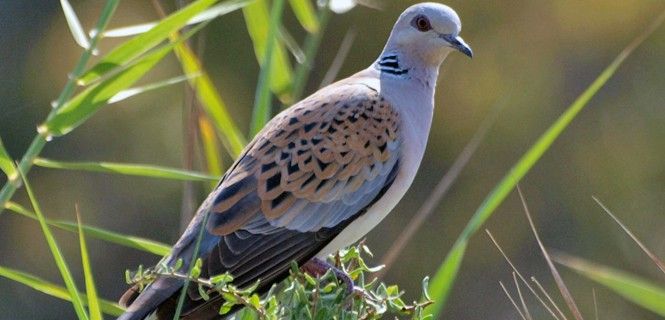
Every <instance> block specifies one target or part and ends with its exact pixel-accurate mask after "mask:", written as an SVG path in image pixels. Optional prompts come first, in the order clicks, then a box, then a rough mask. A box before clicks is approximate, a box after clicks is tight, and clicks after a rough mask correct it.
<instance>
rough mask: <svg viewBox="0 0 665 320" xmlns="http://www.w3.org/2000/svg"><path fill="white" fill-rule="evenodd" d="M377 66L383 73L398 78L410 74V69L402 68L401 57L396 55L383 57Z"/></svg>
mask: <svg viewBox="0 0 665 320" xmlns="http://www.w3.org/2000/svg"><path fill="white" fill-rule="evenodd" d="M377 66H378V69H379V70H381V72H385V73H389V74H394V75H398V76H400V75H404V74H407V73H409V69H404V68H402V67H401V66H400V64H399V57H398V56H397V55H396V54H386V55H383V56H381V58H380V59H379V61H378V62H377Z"/></svg>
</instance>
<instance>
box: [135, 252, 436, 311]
mask: <svg viewBox="0 0 665 320" xmlns="http://www.w3.org/2000/svg"><path fill="white" fill-rule="evenodd" d="M364 255H371V252H370V251H369V249H368V248H367V247H366V246H365V245H364V244H362V243H361V244H359V245H357V246H353V247H351V248H349V249H346V250H341V251H339V252H338V253H337V254H336V255H332V256H330V257H329V259H328V262H329V263H330V264H332V265H334V266H335V267H336V268H338V269H340V270H343V271H344V272H345V273H347V274H348V275H349V276H351V278H352V279H353V281H354V283H355V287H354V288H353V289H351V290H349V288H347V287H346V285H345V284H343V283H341V282H340V281H339V279H337V278H336V276H335V273H334V272H332V271H330V270H329V271H328V272H326V273H325V274H324V275H323V276H321V277H316V278H315V277H313V276H311V275H309V274H308V273H306V272H303V271H301V270H300V269H299V268H298V267H297V266H296V265H295V264H293V265H292V266H291V269H290V275H289V277H288V278H287V279H286V280H285V281H284V282H283V283H281V284H275V285H273V287H272V288H271V289H270V290H269V291H268V293H267V294H265V295H264V296H263V297H261V296H259V295H258V294H257V293H256V292H255V290H256V287H257V286H258V282H257V283H255V284H254V285H253V286H250V287H249V288H237V287H235V286H233V276H231V275H230V274H222V275H217V276H214V277H211V278H209V279H202V278H199V275H200V265H201V260H198V261H197V263H196V264H195V267H194V268H192V270H191V272H190V273H189V276H187V275H186V274H184V273H181V272H180V270H179V269H180V265H181V264H180V263H176V266H175V267H173V268H170V267H168V266H165V265H158V266H156V267H155V268H149V269H143V268H142V267H139V269H138V270H137V271H136V272H135V273H133V274H130V272H127V282H128V284H131V285H138V286H139V288H144V287H145V286H147V285H148V284H149V283H150V282H152V281H154V280H155V279H156V278H158V277H173V278H178V279H183V280H189V281H191V282H192V283H194V284H196V285H197V287H198V292H199V293H200V294H201V296H202V297H203V298H204V299H206V300H209V299H211V298H212V297H215V296H218V295H221V296H222V297H223V298H224V300H225V302H224V304H223V305H222V307H221V309H220V314H228V313H229V312H232V311H233V310H236V308H237V307H244V308H243V309H242V310H240V311H239V312H238V313H237V314H236V319H243V320H244V319H248V320H253V319H256V320H273V319H333V318H335V319H368V320H369V319H384V318H385V317H388V316H390V317H396V318H401V319H413V320H424V319H430V318H431V316H429V315H427V313H426V312H425V311H424V309H425V307H426V306H428V305H430V304H431V303H432V302H433V301H432V300H431V299H430V298H429V296H428V294H427V286H428V280H427V278H425V279H424V280H423V286H422V288H423V289H422V290H423V292H422V297H421V299H420V301H418V302H413V303H411V304H408V303H405V301H404V300H403V299H402V298H401V296H402V294H403V292H402V291H400V290H399V287H397V286H395V285H391V286H389V285H386V284H385V283H383V282H379V281H378V280H377V279H375V278H373V277H372V275H373V274H374V273H375V272H377V271H379V270H380V269H381V267H368V266H367V264H366V263H365V261H364V259H363V256H364Z"/></svg>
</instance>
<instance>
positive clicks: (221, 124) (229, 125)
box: [175, 43, 247, 158]
mask: <svg viewBox="0 0 665 320" xmlns="http://www.w3.org/2000/svg"><path fill="white" fill-rule="evenodd" d="M175 53H176V56H177V57H178V60H179V61H180V65H181V66H182V69H183V71H184V72H185V74H199V75H200V76H198V77H195V78H193V79H191V80H190V81H189V84H190V85H191V86H192V88H193V89H194V91H195V92H196V97H197V98H198V100H199V102H201V106H202V107H203V110H205V112H206V114H207V115H208V117H210V119H211V120H212V122H213V124H214V125H215V128H216V129H217V132H218V133H219V138H220V140H221V141H222V143H223V144H224V147H225V148H226V149H227V150H228V152H229V154H230V155H231V156H232V157H233V158H236V157H238V155H240V153H241V152H242V149H243V148H244V147H245V145H246V144H247V139H246V138H245V137H244V135H243V134H242V133H241V132H240V129H238V125H237V124H236V123H235V121H234V120H233V118H232V117H231V114H230V113H229V111H228V108H227V107H226V104H225V103H224V100H222V97H221V96H220V95H219V93H218V92H217V89H215V85H214V84H213V83H212V80H211V79H210V76H209V75H208V73H207V72H206V71H205V70H204V69H203V67H202V64H201V62H200V61H199V59H198V58H197V57H196V55H195V54H194V52H193V51H192V50H191V49H190V48H189V46H187V44H185V43H181V44H178V45H177V46H176V48H175Z"/></svg>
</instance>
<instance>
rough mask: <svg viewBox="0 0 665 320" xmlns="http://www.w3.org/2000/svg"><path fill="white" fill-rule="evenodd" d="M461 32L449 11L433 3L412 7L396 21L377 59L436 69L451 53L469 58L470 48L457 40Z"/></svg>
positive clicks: (457, 21) (455, 18)
mask: <svg viewBox="0 0 665 320" xmlns="http://www.w3.org/2000/svg"><path fill="white" fill-rule="evenodd" d="M461 30H462V23H461V21H460V18H459V16H457V13H456V12H455V11H454V10H453V9H452V8H450V7H448V6H446V5H443V4H440V3H433V2H426V3H419V4H416V5H413V6H411V7H409V8H407V9H406V10H405V11H404V12H403V13H402V14H401V15H400V17H399V18H398V19H397V22H396V23H395V26H394V27H393V30H392V32H391V34H390V38H389V39H388V42H387V43H386V47H385V49H384V51H383V53H382V57H381V58H380V59H385V57H386V56H388V57H390V55H392V54H397V55H399V56H400V57H399V59H400V60H408V61H404V62H407V63H409V64H412V65H421V66H423V67H426V68H427V67H431V68H438V67H439V66H440V65H441V63H442V62H443V60H444V59H445V58H446V56H448V54H449V53H450V52H453V51H459V52H462V53H463V54H465V55H467V56H469V57H472V56H473V51H471V47H469V45H467V44H466V42H464V40H463V39H462V37H460V36H459V33H460V31H461ZM388 61H390V59H389V60H388ZM379 62H380V61H379Z"/></svg>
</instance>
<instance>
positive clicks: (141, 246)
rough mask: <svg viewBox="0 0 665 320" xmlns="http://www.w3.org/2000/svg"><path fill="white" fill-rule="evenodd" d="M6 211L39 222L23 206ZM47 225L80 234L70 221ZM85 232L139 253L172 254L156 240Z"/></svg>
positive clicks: (91, 230)
mask: <svg viewBox="0 0 665 320" xmlns="http://www.w3.org/2000/svg"><path fill="white" fill-rule="evenodd" d="M5 209H8V210H9V211H10V212H14V213H17V214H20V215H22V216H24V217H27V218H30V219H33V220H38V218H37V216H36V215H35V213H33V212H31V211H30V210H28V209H26V208H24V207H22V206H21V205H19V204H17V203H14V202H8V203H7V204H6V205H5ZM46 223H47V224H48V225H50V226H53V227H56V228H58V229H62V230H66V231H70V232H78V224H77V223H74V222H69V221H53V220H49V219H47V220H46ZM81 227H82V228H83V230H84V231H85V233H86V235H88V236H91V237H94V238H97V239H100V240H103V241H106V242H110V243H114V244H117V245H121V246H124V247H127V248H132V249H136V250H139V251H144V252H148V253H152V254H155V255H158V256H165V255H167V254H168V253H169V252H171V247H170V246H168V245H166V244H164V243H161V242H157V241H154V240H148V239H145V238H140V237H135V236H130V235H126V234H120V233H117V232H112V231H108V230H104V229H101V228H96V227H91V226H86V225H82V226H81Z"/></svg>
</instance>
